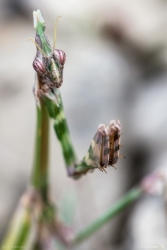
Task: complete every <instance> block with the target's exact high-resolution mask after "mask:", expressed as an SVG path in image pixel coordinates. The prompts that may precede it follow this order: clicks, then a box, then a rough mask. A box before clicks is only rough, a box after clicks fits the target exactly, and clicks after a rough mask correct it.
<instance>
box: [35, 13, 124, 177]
mask: <svg viewBox="0 0 167 250" xmlns="http://www.w3.org/2000/svg"><path fill="white" fill-rule="evenodd" d="M34 15H37V16H38V18H36V20H38V19H40V20H39V22H40V24H41V23H42V28H39V27H38V23H34V26H35V28H36V31H37V32H36V38H35V42H34V43H35V45H36V47H37V53H36V56H35V59H34V61H33V67H34V69H35V71H36V73H37V76H36V82H35V87H34V95H35V99H36V101H37V103H40V99H41V98H43V99H44V100H45V102H46V106H47V108H48V112H49V115H50V117H51V118H53V119H54V129H55V132H56V135H57V137H58V139H59V141H60V143H61V146H62V151H63V154H64V159H65V163H66V167H67V171H68V174H69V176H73V177H74V178H78V177H80V176H81V175H82V174H85V173H87V172H88V171H89V170H93V169H95V168H98V169H99V170H100V171H102V172H103V171H104V172H106V170H105V169H106V168H107V167H109V166H113V167H115V166H114V165H115V164H116V163H117V161H118V157H121V158H122V156H119V149H120V136H121V124H120V121H119V120H112V121H111V122H110V124H109V126H106V125H104V124H100V125H99V127H98V129H97V132H96V134H95V136H94V137H93V140H92V142H91V144H90V147H89V149H88V152H87V153H86V155H85V156H84V158H83V159H82V161H81V162H79V163H78V162H77V159H76V156H75V152H74V149H73V144H72V142H71V138H70V134H69V130H68V125H67V121H66V118H65V114H64V109H63V104H62V99H61V95H60V92H59V90H58V88H59V87H60V86H61V85H62V82H63V68H64V64H65V60H66V55H65V53H64V52H63V51H62V50H58V49H55V41H54V45H53V48H51V45H50V42H49V40H48V38H47V36H46V35H45V33H44V31H45V23H44V20H43V17H42V15H41V13H40V12H39V11H37V12H34ZM56 24H57V23H56ZM54 37H56V31H55V34H54Z"/></svg>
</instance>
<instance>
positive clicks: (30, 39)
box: [28, 38, 48, 57]
mask: <svg viewBox="0 0 167 250" xmlns="http://www.w3.org/2000/svg"><path fill="white" fill-rule="evenodd" d="M28 41H31V42H33V43H34V44H35V46H37V48H38V49H39V50H40V51H41V53H42V54H43V55H44V56H46V57H48V56H47V55H46V54H45V52H43V50H42V49H41V48H40V47H39V45H38V44H37V43H36V42H35V41H34V40H33V39H32V38H29V39H28Z"/></svg>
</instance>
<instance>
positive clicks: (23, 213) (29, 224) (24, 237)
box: [0, 204, 36, 249]
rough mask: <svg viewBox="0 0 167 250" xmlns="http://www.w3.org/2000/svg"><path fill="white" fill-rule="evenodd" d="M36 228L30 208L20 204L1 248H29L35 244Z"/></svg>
mask: <svg viewBox="0 0 167 250" xmlns="http://www.w3.org/2000/svg"><path fill="white" fill-rule="evenodd" d="M35 230H36V229H35V227H34V223H33V221H32V214H31V210H30V208H26V207H24V206H23V205H21V204H19V207H18V209H17V210H16V212H15V214H14V216H13V219H12V222H11V224H10V227H9V230H8V231H7V234H6V235H5V238H4V240H3V242H2V245H1V248H0V249H16V248H17V249H20V248H24V249H29V248H28V247H30V246H33V244H34V235H35ZM32 236H33V237H32Z"/></svg>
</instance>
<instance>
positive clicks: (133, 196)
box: [74, 187, 143, 244]
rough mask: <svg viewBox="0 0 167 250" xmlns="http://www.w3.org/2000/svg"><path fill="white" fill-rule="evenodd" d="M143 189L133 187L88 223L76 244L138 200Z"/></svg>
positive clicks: (78, 235)
mask: <svg viewBox="0 0 167 250" xmlns="http://www.w3.org/2000/svg"><path fill="white" fill-rule="evenodd" d="M142 193H143V191H142V188H140V187H135V188H132V189H131V190H130V191H129V192H127V193H126V194H125V195H124V196H123V197H122V198H121V199H120V200H118V201H117V202H116V203H115V204H114V205H113V206H112V207H111V208H109V209H108V210H107V211H106V212H105V213H104V214H102V215H101V216H100V217H99V218H98V219H96V220H95V221H94V222H92V223H91V224H90V225H88V226H87V227H86V228H85V229H83V230H81V232H79V233H78V234H77V235H76V236H75V239H74V244H78V243H80V242H82V241H83V240H85V239H86V238H88V237H90V236H91V235H92V234H93V233H94V232H96V231H97V230H98V229H99V228H101V227H102V226H103V225H104V224H105V223H106V222H108V221H109V220H111V219H112V218H113V217H115V216H116V215H117V214H119V213H120V212H121V211H123V210H124V209H125V208H126V207H128V206H129V205H130V204H132V203H133V202H134V201H135V200H137V199H138V198H139V197H140V196H141V195H142Z"/></svg>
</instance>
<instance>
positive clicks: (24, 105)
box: [0, 0, 167, 250]
mask: <svg viewBox="0 0 167 250" xmlns="http://www.w3.org/2000/svg"><path fill="white" fill-rule="evenodd" d="M37 9H40V10H41V11H42V14H43V16H44V19H45V21H46V25H47V29H46V34H47V35H48V37H49V39H50V41H51V42H53V29H54V23H55V20H56V18H57V17H58V16H60V15H61V16H63V18H61V19H60V20H59V23H58V30H57V42H56V44H57V46H56V47H57V48H58V49H62V50H64V51H65V53H66V55H67V61H66V64H65V68H64V82H63V86H62V87H61V93H62V97H63V101H64V107H65V113H66V116H67V119H68V122H69V128H70V132H71V136H72V140H73V143H74V146H75V149H76V152H77V155H78V158H79V159H81V158H82V157H83V156H84V154H85V153H86V151H87V149H88V147H89V145H90V142H91V140H92V138H93V136H94V134H95V132H96V129H97V127H98V125H99V124H100V123H105V124H109V121H110V120H112V119H119V120H120V121H121V124H122V132H123V136H122V143H121V144H123V146H124V147H123V149H121V154H122V155H124V156H126V159H119V161H118V163H117V170H115V169H113V168H108V169H107V175H106V174H105V173H102V172H100V171H98V170H96V171H94V173H93V174H91V173H90V174H87V175H86V176H84V177H82V179H80V180H77V181H75V182H74V181H73V180H71V179H70V178H68V177H67V174H66V170H65V167H64V162H63V158H62V154H61V148H60V146H59V144H58V141H57V139H56V138H55V135H54V133H53V132H51V160H50V166H51V175H50V179H51V191H52V195H53V199H54V200H55V202H56V203H57V206H58V207H59V209H60V211H62V212H61V213H62V217H63V216H64V215H63V211H64V210H66V211H68V206H70V203H72V201H73V200H76V205H75V215H74V218H73V221H72V225H73V227H74V228H75V230H76V231H79V230H81V229H82V228H84V227H85V226H86V225H88V224H89V223H90V222H91V221H93V220H94V219H95V218H97V217H98V216H99V215H100V214H102V213H103V212H104V211H106V209H108V208H109V207H110V206H111V205H112V203H113V202H114V201H116V200H117V199H118V198H120V197H121V196H122V195H123V194H124V193H125V192H126V191H127V190H128V189H129V188H130V187H132V186H133V185H135V184H136V183H138V181H139V180H140V179H141V178H142V177H143V176H144V175H146V174H147V173H149V172H151V171H153V170H154V169H156V168H160V169H162V170H163V171H166V172H167V153H166V152H167V151H166V150H167V143H166V138H167V114H166V110H167V71H166V69H167V1H165V0H133V1H130V0H127V1H126V2H125V1H122V0H110V1H107V0H103V1H102V0H97V1H84V0H80V1H77V0H69V1H64V0H62V1H54V0H48V1H44V0H40V1H39V0H37V1H32V0H29V1H21V0H7V1H5V0H1V1H0V37H1V39H0V58H1V60H0V117H1V119H0V237H1V239H2V237H3V235H4V233H5V231H6V230H7V226H8V223H9V219H10V218H11V216H12V213H13V212H14V209H15V208H16V205H17V203H18V201H19V198H20V196H21V194H22V193H23V192H24V191H25V190H26V188H27V186H28V181H29V178H30V174H31V167H32V162H33V150H34V136H35V124H36V117H35V115H36V114H35V101H34V97H33V95H32V86H33V83H34V70H33V68H32V62H33V59H34V56H35V53H36V48H35V46H34V45H33V44H32V43H30V42H28V38H30V37H33V38H34V36H35V31H34V28H33V19H32V12H33V10H37ZM67 199H68V200H69V204H68V205H67V203H66V202H67ZM65 200H66V201H65ZM64 201H65V202H64ZM64 203H65V204H66V205H65V208H64V205H63V204H64ZM66 215H67V212H66ZM166 215H167V214H166V211H165V207H164V202H163V199H162V197H160V196H159V195H152V196H151V195H150V196H149V195H146V196H144V197H142V198H141V199H140V200H139V201H138V202H136V204H134V205H133V206H131V207H130V208H129V209H127V210H126V211H124V212H123V213H121V214H120V215H119V216H117V218H115V219H114V220H113V221H112V222H109V223H108V224H107V225H105V226H104V227H103V228H102V229H101V230H99V231H98V232H97V233H96V234H94V235H93V236H92V237H91V238H90V239H88V240H87V241H86V242H84V243H82V244H81V245H80V246H78V247H76V249H78V250H87V249H91V250H95V249H96V250H109V249H112V250H122V249H124V250H126V249H127V250H131V249H132V250H139V249H141V248H142V246H146V247H147V248H148V247H149V248H151V246H159V245H160V244H161V245H162V244H163V249H167V241H166V234H167V221H166V218H167V217H166Z"/></svg>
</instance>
